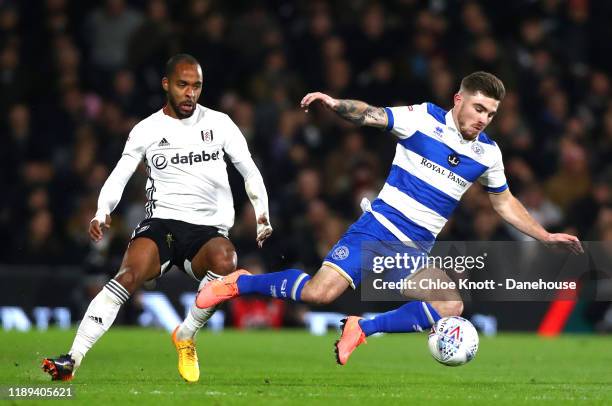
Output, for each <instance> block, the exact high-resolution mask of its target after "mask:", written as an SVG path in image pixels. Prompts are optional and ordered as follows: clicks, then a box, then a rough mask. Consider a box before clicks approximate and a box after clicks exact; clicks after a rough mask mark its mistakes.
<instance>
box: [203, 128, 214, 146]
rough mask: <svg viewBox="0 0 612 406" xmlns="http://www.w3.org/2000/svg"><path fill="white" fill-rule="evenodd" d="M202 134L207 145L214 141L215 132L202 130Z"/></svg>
mask: <svg viewBox="0 0 612 406" xmlns="http://www.w3.org/2000/svg"><path fill="white" fill-rule="evenodd" d="M200 134H201V135H202V141H204V143H205V144H210V143H211V142H212V141H213V130H202V131H200Z"/></svg>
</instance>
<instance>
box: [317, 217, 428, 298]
mask: <svg viewBox="0 0 612 406" xmlns="http://www.w3.org/2000/svg"><path fill="white" fill-rule="evenodd" d="M398 255H399V256H400V257H403V256H413V257H414V256H421V257H424V258H426V255H427V252H426V251H425V250H423V249H421V248H415V247H411V246H407V245H405V244H402V243H401V242H400V241H399V240H398V239H397V238H396V237H395V236H394V235H393V234H391V232H390V231H389V230H387V229H386V228H385V227H384V226H383V225H382V224H380V223H379V222H378V220H376V218H375V217H374V216H373V215H372V214H371V213H369V212H366V213H363V214H362V215H361V217H360V218H359V220H357V222H355V223H353V225H351V226H350V227H349V229H348V230H347V231H346V233H344V235H343V236H342V238H340V240H339V241H338V242H337V243H336V245H334V246H333V247H332V249H331V250H330V251H329V253H328V254H327V256H326V257H325V259H324V260H323V264H324V265H328V266H330V267H331V268H333V269H334V270H336V271H337V272H338V273H339V274H340V275H342V276H343V277H344V278H345V279H346V280H347V281H348V282H349V283H350V285H351V287H352V288H353V289H355V288H356V287H357V286H358V285H359V284H360V283H361V279H362V272H379V271H381V269H379V267H377V266H376V265H377V264H378V265H382V264H380V263H379V262H381V261H380V259H381V258H383V259H384V258H388V257H393V258H396V257H397V256H398ZM402 263H403V262H402ZM414 271H416V269H413V268H410V267H401V268H398V267H395V268H393V269H389V268H386V269H385V280H396V281H398V280H400V278H405V277H406V276H408V275H409V274H410V273H411V272H414Z"/></svg>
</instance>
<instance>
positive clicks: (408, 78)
mask: <svg viewBox="0 0 612 406" xmlns="http://www.w3.org/2000/svg"><path fill="white" fill-rule="evenodd" d="M610 21H612V4H611V3H610V2H607V1H603V0H602V1H587V0H572V1H555V0H543V1H511V2H510V1H507V2H485V1H416V0H396V1H381V2H370V1H295V2H292V1H231V2H230V1H209V0H191V1H178V0H166V1H165V0H151V1H123V0H108V1H88V2H84V1H69V0H44V1H43V0H40V1H35V0H31V1H6V0H0V112H1V114H0V131H1V138H0V139H1V140H2V146H1V148H0V165H2V166H1V168H0V190H2V199H0V247H2V249H1V251H0V264H5V265H10V266H13V265H15V266H17V267H16V268H15V267H2V268H0V273H2V278H3V280H5V281H7V282H6V283H3V284H2V286H1V288H0V289H2V290H3V291H4V292H8V291H11V292H13V291H19V289H20V286H19V285H18V284H17V285H16V284H15V283H16V282H10V281H15V280H16V279H15V277H16V276H18V277H20V278H21V279H22V280H23V283H38V278H39V276H32V277H28V278H23V277H22V276H23V275H25V274H28V272H32V269H39V268H36V267H38V266H43V267H44V268H45V269H47V272H49V278H48V279H45V280H48V281H49V285H47V286H46V289H44V290H43V291H40V290H30V291H29V292H28V293H27V294H25V293H24V294H22V295H21V296H20V297H21V298H22V299H24V301H25V302H28V303H32V304H36V303H42V302H43V301H46V300H48V299H47V298H48V297H49V292H51V293H52V295H51V296H53V297H56V298H57V297H60V298H62V297H64V298H68V297H73V296H75V297H80V298H81V299H78V300H77V302H79V303H81V304H80V305H75V308H79V306H82V303H85V304H86V303H87V302H88V300H89V299H88V298H89V297H90V296H91V295H93V294H95V292H96V290H97V289H99V286H101V285H100V284H101V283H103V282H104V281H105V280H107V279H108V278H109V277H111V276H113V275H114V274H115V272H116V270H117V267H118V265H119V263H120V261H121V257H122V254H123V251H124V249H125V246H126V243H127V240H128V237H129V235H130V233H131V231H132V229H133V228H134V226H135V225H136V224H137V223H138V222H139V221H140V220H141V219H142V217H143V214H144V210H143V205H144V198H145V195H144V180H145V178H146V176H145V173H144V170H142V168H141V169H139V170H138V171H137V173H136V174H135V176H134V177H133V179H132V181H131V182H130V183H129V184H128V186H127V188H126V190H125V192H124V194H123V198H122V201H121V203H120V205H119V207H118V208H117V209H116V210H115V212H114V213H113V227H112V230H111V232H110V233H109V234H108V238H107V239H106V240H105V241H104V242H103V243H101V244H96V245H94V244H91V243H90V242H89V240H88V236H87V232H86V230H87V226H88V223H89V221H90V219H91V218H92V216H93V213H94V212H95V209H96V200H97V195H98V192H99V190H100V188H101V186H102V184H103V183H104V181H105V179H106V177H107V176H108V174H109V173H110V171H111V170H112V168H113V167H114V165H115V163H116V162H117V160H118V159H119V157H120V155H121V151H122V149H123V145H124V143H125V140H126V138H127V135H128V133H129V131H130V129H131V128H132V127H133V125H134V124H135V123H137V122H138V121H139V120H141V119H143V118H145V117H147V116H148V115H149V114H151V113H153V112H155V111H157V110H158V109H160V108H161V107H162V105H163V103H164V94H163V92H162V90H161V86H160V81H161V77H162V75H163V68H164V64H165V62H166V60H167V59H168V58H169V57H170V56H171V55H173V54H175V53H177V52H187V53H191V54H193V55H194V56H195V57H196V58H198V60H199V61H200V62H201V64H202V67H203V71H204V89H203V93H202V97H201V99H200V103H201V104H203V105H205V106H207V107H211V108H214V109H218V110H221V111H223V112H226V113H228V114H229V115H230V116H231V117H232V119H233V120H234V121H235V122H236V124H237V125H238V126H239V127H240V129H241V130H242V132H243V134H244V135H245V137H246V138H247V140H248V142H249V145H250V149H251V152H252V154H253V156H254V158H255V160H256V163H257V164H258V166H259V168H260V170H261V172H262V174H263V176H264V180H265V182H266V186H267V188H268V194H269V196H270V209H271V215H272V224H273V226H274V228H275V233H274V235H273V237H272V238H271V240H270V241H268V242H267V243H266V245H265V247H264V249H263V250H258V249H257V248H256V245H255V242H254V239H255V223H254V219H253V212H252V209H251V207H250V204H249V202H248V199H247V198H246V194H245V193H244V188H243V186H242V180H241V178H240V176H239V175H238V174H237V173H236V172H235V171H234V170H233V168H232V169H231V171H230V175H231V182H232V185H233V190H234V193H235V206H236V213H237V214H236V224H235V226H234V228H233V229H232V231H231V239H232V241H233V242H234V243H235V244H236V246H237V250H238V253H239V261H240V265H241V266H245V267H249V269H258V270H259V271H261V272H267V271H275V270H279V269H281V268H283V267H288V266H292V267H301V268H305V269H306V270H307V271H308V272H310V273H313V272H314V271H316V269H317V268H318V266H319V264H320V261H321V259H322V258H323V257H324V256H325V254H326V253H327V251H328V250H329V248H330V247H331V246H332V245H333V244H334V243H335V242H336V241H337V240H338V238H339V237H340V236H341V235H342V233H343V232H344V230H345V229H346V227H347V226H348V225H349V224H350V223H351V222H352V221H354V220H355V219H356V218H357V217H358V216H359V214H360V210H359V206H358V203H359V201H360V200H361V197H363V196H368V197H373V196H375V195H376V193H377V191H378V190H379V188H380V187H381V186H382V184H383V183H384V179H385V177H386V173H387V171H388V168H389V165H390V162H391V159H392V157H393V153H394V145H395V143H394V140H393V137H392V136H391V135H389V134H387V133H384V132H380V131H376V130H369V129H361V128H356V127H354V126H353V125H351V124H348V123H345V122H342V121H341V120H339V119H338V118H336V117H335V116H333V115H332V114H328V113H326V112H323V111H321V110H320V109H317V108H314V109H313V111H312V112H311V114H308V115H306V114H304V113H303V112H302V111H300V109H299V100H300V99H301V97H302V96H303V95H304V94H305V93H306V92H309V91H316V90H321V91H324V92H327V93H329V94H330V95H332V96H334V97H341V98H353V99H362V100H365V101H367V102H369V103H370V104H373V105H378V106H393V105H402V104H415V103H421V102H423V101H431V102H434V103H436V104H438V105H440V106H442V107H444V108H447V109H448V108H450V107H451V106H452V96H453V93H454V92H455V91H456V90H457V88H458V84H459V82H460V80H461V78H462V77H463V76H464V75H465V74H468V73H470V72H472V71H475V70H487V71H490V72H492V73H494V74H496V75H498V76H499V77H500V78H501V79H502V80H503V81H504V83H505V84H506V87H507V90H508V95H507V97H506V99H505V100H504V102H503V103H502V105H501V108H500V111H499V114H498V116H497V117H496V118H495V120H494V122H493V124H492V125H491V126H490V128H489V129H488V130H487V132H488V134H489V135H490V136H491V137H492V138H493V139H495V140H496V141H497V143H498V144H499V145H500V147H501V149H502V151H503V153H504V163H505V167H506V174H507V177H508V180H509V184H510V188H511V190H512V192H513V193H514V194H515V195H516V196H517V197H518V198H519V199H520V200H521V201H522V202H523V203H524V204H525V206H526V207H527V208H528V210H529V211H530V213H531V214H532V215H533V216H534V217H535V218H536V219H537V220H538V221H540V222H541V223H542V224H543V225H544V226H545V227H547V229H549V230H550V231H563V232H569V233H574V234H576V235H578V236H579V237H580V238H581V239H583V240H593V241H610V240H612V206H611V199H612V197H611V195H612V194H611V192H610V189H611V187H612V186H611V185H612V164H611V162H612V103H611V101H612V98H611V83H610V72H612V54H611V53H610V52H609V43H610V40H611V39H612V25H611V24H610ZM439 237H440V239H446V240H521V239H523V238H524V237H523V236H522V235H519V234H517V233H516V232H515V231H513V230H511V229H510V228H508V227H507V226H505V225H504V224H503V223H502V221H501V220H500V219H499V217H498V216H497V215H496V214H495V213H494V212H493V211H492V209H491V207H490V204H489V202H488V198H487V195H486V193H485V192H484V191H483V190H482V188H480V187H479V186H478V185H475V186H474V187H472V188H471V189H470V191H469V192H468V193H466V195H465V196H464V198H463V200H462V204H461V206H460V207H459V208H458V209H457V211H456V213H455V214H454V216H453V219H452V220H451V221H449V223H448V225H447V226H446V227H445V229H444V230H443V232H442V233H441V234H440V236H439ZM64 266H70V267H71V268H69V269H72V271H70V272H72V275H75V277H74V280H75V284H74V285H70V286H71V287H70V288H67V287H61V286H56V285H54V284H53V281H54V278H53V275H54V274H55V273H56V272H59V271H56V270H59V269H64V268H62V267H64ZM56 267H57V268H56ZM70 272H68V275H71V273H70ZM34 274H35V273H33V274H32V275H34ZM169 277H170V278H178V279H183V278H186V276H184V275H177V276H169ZM34 281H36V282H34ZM185 281H186V282H185V283H187V284H190V286H191V285H193V283H191V282H189V280H188V279H185ZM20 283H21V282H20ZM51 287H53V288H51ZM194 288H195V285H193V288H192V289H194ZM3 296H5V297H6V295H3ZM345 296H346V295H345ZM3 300H4V301H5V299H3ZM66 300H68V299H66ZM344 300H348V302H343V301H344ZM358 300H359V298H358V295H353V299H345V298H343V299H342V300H341V301H340V302H339V303H338V304H336V305H335V306H337V307H338V308H339V309H340V310H343V311H347V312H348V311H351V310H353V309H355V307H354V306H358V304H356V303H358ZM343 303H345V304H343ZM5 304H11V303H6V301H5ZM374 307H376V306H374ZM489 308H490V309H491V310H494V309H493V307H491V306H489ZM597 308H598V310H597V311H596V312H595V316H592V315H589V316H588V317H587V316H585V317H587V319H588V320H590V323H591V324H592V325H594V326H595V325H596V323H597V322H598V320H600V319H602V318H604V317H605V316H604V315H605V309H606V308H607V304H598V305H597ZM468 310H469V309H468ZM353 311H354V310H353ZM494 313H497V314H498V315H501V316H503V315H504V314H506V313H508V312H505V311H499V312H494ZM128 321H129V318H128Z"/></svg>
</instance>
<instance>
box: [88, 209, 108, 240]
mask: <svg viewBox="0 0 612 406" xmlns="http://www.w3.org/2000/svg"><path fill="white" fill-rule="evenodd" d="M110 224H111V216H109V215H108V214H107V215H106V219H105V220H104V222H102V223H100V221H99V220H98V219H96V218H95V217H94V218H93V219H92V220H91V221H90V222H89V237H90V238H91V240H92V241H95V242H98V241H100V240H101V239H102V237H103V236H104V230H108V229H109V228H110Z"/></svg>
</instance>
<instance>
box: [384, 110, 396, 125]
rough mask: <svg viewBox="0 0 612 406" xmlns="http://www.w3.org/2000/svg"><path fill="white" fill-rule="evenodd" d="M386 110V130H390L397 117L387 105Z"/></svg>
mask: <svg viewBox="0 0 612 406" xmlns="http://www.w3.org/2000/svg"><path fill="white" fill-rule="evenodd" d="M385 111H386V112H387V128H385V130H387V131H390V130H392V129H393V125H394V124H395V119H394V117H393V111H391V109H390V108H389V107H385Z"/></svg>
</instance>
